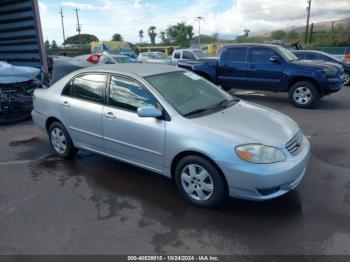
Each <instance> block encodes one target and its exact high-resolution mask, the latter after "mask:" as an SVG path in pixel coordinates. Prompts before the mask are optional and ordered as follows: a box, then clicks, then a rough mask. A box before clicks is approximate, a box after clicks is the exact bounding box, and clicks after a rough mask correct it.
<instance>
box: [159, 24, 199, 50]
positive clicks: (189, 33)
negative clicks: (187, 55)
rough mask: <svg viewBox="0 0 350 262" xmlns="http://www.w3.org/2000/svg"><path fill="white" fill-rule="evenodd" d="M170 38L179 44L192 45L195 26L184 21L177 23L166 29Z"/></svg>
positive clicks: (183, 45)
mask: <svg viewBox="0 0 350 262" xmlns="http://www.w3.org/2000/svg"><path fill="white" fill-rule="evenodd" d="M166 34H167V36H168V39H169V40H170V41H171V42H173V43H174V44H178V45H180V46H182V47H187V46H189V45H190V43H191V40H192V38H193V35H194V33H193V26H191V25H186V24H185V23H184V22H182V23H177V24H176V25H172V26H169V27H168V28H167V30H166Z"/></svg>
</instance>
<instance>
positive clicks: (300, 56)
mask: <svg viewBox="0 0 350 262" xmlns="http://www.w3.org/2000/svg"><path fill="white" fill-rule="evenodd" d="M294 55H295V56H296V57H297V58H299V59H304V54H302V53H294Z"/></svg>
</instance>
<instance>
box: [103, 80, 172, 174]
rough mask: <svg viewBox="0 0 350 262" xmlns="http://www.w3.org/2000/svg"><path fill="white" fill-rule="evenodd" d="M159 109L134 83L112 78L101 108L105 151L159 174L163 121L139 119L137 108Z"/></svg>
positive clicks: (150, 96)
mask: <svg viewBox="0 0 350 262" xmlns="http://www.w3.org/2000/svg"><path fill="white" fill-rule="evenodd" d="M149 105H152V106H155V107H157V106H159V105H158V102H157V100H156V99H155V98H154V96H153V95H152V94H151V93H150V92H149V91H148V90H147V89H146V88H145V87H143V86H142V85H141V84H140V83H138V82H137V81H136V80H134V79H131V78H127V77H121V76H117V75H112V76H111V78H110V81H109V92H108V99H107V105H106V106H105V107H104V109H103V129H104V139H105V147H106V152H107V153H108V154H111V155H113V156H115V157H117V158H120V159H122V160H125V161H128V162H131V163H136V164H138V165H141V166H144V167H146V168H149V169H152V170H154V171H157V172H161V171H162V170H163V166H164V145H165V122H166V121H165V120H162V119H157V118H152V117H139V116H138V115H137V108H138V107H142V106H149Z"/></svg>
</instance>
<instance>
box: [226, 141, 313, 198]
mask: <svg viewBox="0 0 350 262" xmlns="http://www.w3.org/2000/svg"><path fill="white" fill-rule="evenodd" d="M309 158H310V144H309V141H308V140H307V139H306V138H305V137H304V147H303V149H302V151H301V152H300V153H299V154H298V155H297V156H294V157H291V156H290V157H288V159H287V160H286V161H285V162H279V163H274V164H249V163H247V164H245V165H233V164H228V163H220V164H219V166H220V168H221V169H222V171H223V173H224V175H225V177H226V181H227V184H228V187H229V196H231V197H236V198H242V199H248V200H255V201H263V200H268V199H272V198H275V197H279V196H281V195H283V194H285V193H287V192H289V191H291V190H293V189H294V188H296V187H297V185H298V184H299V183H300V181H301V180H302V178H303V176H304V174H305V172H306V168H307V165H308V162H309Z"/></svg>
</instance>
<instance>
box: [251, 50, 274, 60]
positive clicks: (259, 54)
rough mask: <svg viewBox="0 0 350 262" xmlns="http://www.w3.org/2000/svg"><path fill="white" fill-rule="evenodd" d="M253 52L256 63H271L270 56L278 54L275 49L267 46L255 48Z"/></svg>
mask: <svg viewBox="0 0 350 262" xmlns="http://www.w3.org/2000/svg"><path fill="white" fill-rule="evenodd" d="M251 54H252V63H254V64H270V63H271V61H270V58H271V57H272V56H277V54H276V53H275V52H274V51H273V50H271V49H267V48H253V49H252V51H251Z"/></svg>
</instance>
